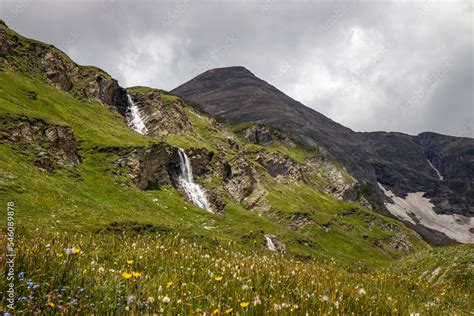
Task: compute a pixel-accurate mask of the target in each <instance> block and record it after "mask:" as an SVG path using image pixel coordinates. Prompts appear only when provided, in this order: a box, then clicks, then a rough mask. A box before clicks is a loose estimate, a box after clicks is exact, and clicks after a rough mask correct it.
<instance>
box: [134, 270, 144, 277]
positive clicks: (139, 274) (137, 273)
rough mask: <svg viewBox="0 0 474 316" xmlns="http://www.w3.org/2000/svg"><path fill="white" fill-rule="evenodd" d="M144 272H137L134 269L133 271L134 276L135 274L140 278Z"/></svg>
mask: <svg viewBox="0 0 474 316" xmlns="http://www.w3.org/2000/svg"><path fill="white" fill-rule="evenodd" d="M141 275H142V274H141V273H140V272H135V271H133V272H132V276H134V277H135V278H139V277H140V276H141Z"/></svg>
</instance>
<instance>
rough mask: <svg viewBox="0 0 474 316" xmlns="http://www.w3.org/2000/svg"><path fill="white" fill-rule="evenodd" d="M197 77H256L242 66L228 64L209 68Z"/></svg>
mask: <svg viewBox="0 0 474 316" xmlns="http://www.w3.org/2000/svg"><path fill="white" fill-rule="evenodd" d="M197 78H200V79H202V78H208V79H209V78H213V79H216V80H223V79H224V80H226V79H241V78H257V77H256V76H255V75H254V74H253V73H252V72H251V71H250V70H248V69H247V68H245V67H243V66H230V67H223V68H214V69H209V70H207V71H205V72H203V73H202V74H200V75H198V76H197V77H196V79H197Z"/></svg>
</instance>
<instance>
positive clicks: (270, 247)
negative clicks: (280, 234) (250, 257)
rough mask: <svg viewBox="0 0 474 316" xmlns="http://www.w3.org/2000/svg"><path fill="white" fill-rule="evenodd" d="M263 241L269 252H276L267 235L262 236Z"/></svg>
mask: <svg viewBox="0 0 474 316" xmlns="http://www.w3.org/2000/svg"><path fill="white" fill-rule="evenodd" d="M264 237H265V239H266V241H267V242H266V245H267V248H268V249H269V250H271V251H277V249H276V247H275V244H274V243H273V240H272V239H271V238H270V237H268V236H267V235H264Z"/></svg>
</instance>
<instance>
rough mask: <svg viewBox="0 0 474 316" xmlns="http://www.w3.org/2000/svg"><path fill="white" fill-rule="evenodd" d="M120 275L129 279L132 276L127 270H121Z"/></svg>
mask: <svg viewBox="0 0 474 316" xmlns="http://www.w3.org/2000/svg"><path fill="white" fill-rule="evenodd" d="M122 277H123V278H124V279H130V278H131V277H132V274H131V273H128V272H122Z"/></svg>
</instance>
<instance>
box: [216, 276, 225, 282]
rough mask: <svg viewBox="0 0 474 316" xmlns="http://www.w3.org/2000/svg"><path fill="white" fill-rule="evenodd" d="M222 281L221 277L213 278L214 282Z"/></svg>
mask: <svg viewBox="0 0 474 316" xmlns="http://www.w3.org/2000/svg"><path fill="white" fill-rule="evenodd" d="M222 279H223V277H222V276H216V277H215V278H214V280H216V281H218V282H219V281H221V280H222Z"/></svg>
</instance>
